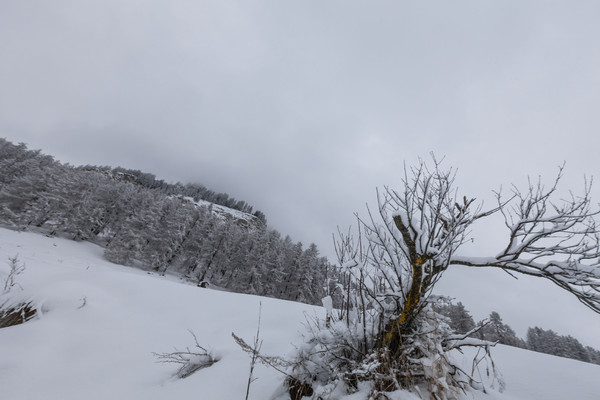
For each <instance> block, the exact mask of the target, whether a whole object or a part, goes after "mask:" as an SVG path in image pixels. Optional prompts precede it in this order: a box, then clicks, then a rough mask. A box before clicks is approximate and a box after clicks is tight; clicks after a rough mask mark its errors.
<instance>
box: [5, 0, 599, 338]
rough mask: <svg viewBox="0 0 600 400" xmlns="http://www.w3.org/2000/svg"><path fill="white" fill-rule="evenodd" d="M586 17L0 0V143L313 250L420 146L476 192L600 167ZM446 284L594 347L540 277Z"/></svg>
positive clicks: (350, 5) (579, 175)
mask: <svg viewBox="0 0 600 400" xmlns="http://www.w3.org/2000/svg"><path fill="white" fill-rule="evenodd" d="M599 20H600V2H598V1H596V0H594V1H583V0H580V1H577V2H573V1H550V0H544V1H523V0H514V1H510V0H505V1H497V0H493V1H492V0H490V1H485V0H473V1H421V0H419V1H416V0H415V1H399V0H395V1H374V0H370V1H351V0H340V1H327V0H318V1H317V0H302V1H299V0H298V1H277V0H272V1H269V0H239V1H221V0H214V1H202V0H189V1H184V0H181V1H168V0H103V1H87V0H53V1H51V2H50V1H45V0H35V1H34V0H19V1H10V0H0V136H2V137H6V138H7V139H9V140H11V141H14V142H25V143H27V144H29V145H30V147H32V148H36V149H42V150H43V151H44V152H46V153H48V154H52V155H54V156H55V157H56V158H57V159H59V160H61V161H64V162H70V163H72V164H98V165H111V166H117V165H120V166H123V167H129V168H135V169H141V170H144V171H148V172H152V173H154V174H156V175H157V176H158V177H159V178H163V179H166V180H168V181H173V182H174V181H181V182H198V183H202V184H204V185H206V186H207V187H209V188H211V189H213V190H215V191H224V192H227V193H229V194H230V195H231V196H233V197H235V198H237V199H242V200H245V201H247V202H248V203H250V204H252V205H253V206H254V207H255V209H259V210H261V211H263V212H264V213H265V214H266V215H267V218H268V220H269V223H270V225H271V226H272V227H274V228H276V229H278V230H279V231H281V232H282V233H284V234H290V235H291V236H292V237H293V238H294V239H295V240H300V241H302V242H303V243H305V244H308V243H310V242H315V243H317V244H318V245H319V247H320V249H321V252H322V253H323V254H324V255H328V256H330V255H331V254H332V253H333V251H332V244H331V234H332V232H334V231H335V230H336V227H337V226H340V227H343V228H345V227H347V226H349V225H350V224H351V223H352V222H353V213H354V212H355V211H358V212H364V210H365V203H367V202H368V203H370V204H373V203H374V201H375V188H376V187H378V186H382V185H391V186H395V185H398V184H399V176H400V173H401V172H402V165H403V163H404V162H405V161H406V162H407V163H409V164H411V163H414V162H416V160H417V159H418V157H427V155H428V154H429V152H431V151H434V152H435V153H436V154H437V155H438V156H443V155H445V156H446V159H445V163H446V165H448V166H455V167H457V168H458V169H459V175H458V179H457V180H458V184H459V187H460V189H461V193H464V194H466V195H470V196H474V197H478V198H482V199H487V200H488V201H489V200H490V198H491V197H490V193H491V190H492V189H498V188H499V186H500V185H504V186H505V187H506V186H507V185H509V184H510V183H515V184H517V185H520V186H522V185H523V184H524V183H526V178H527V176H528V175H530V176H532V177H537V176H538V175H542V176H545V177H547V179H548V181H551V179H552V177H553V176H554V175H555V174H556V171H557V166H558V165H560V164H561V163H562V162H563V161H566V163H567V174H566V177H565V179H564V186H565V187H566V188H572V189H574V190H580V188H581V187H582V183H583V175H584V174H587V175H588V176H589V175H595V176H600V163H599V162H598V153H599V149H600V146H599V144H600V143H599V142H600V135H599V128H600V112H599V110H600V41H599V40H598V38H600V24H599V23H598V21H599ZM599 194H600V190H598V188H596V189H595V190H594V195H595V199H596V200H598V199H600V196H599ZM501 229H502V226H500V225H499V226H493V225H486V226H484V227H482V228H480V229H478V230H477V231H476V233H477V234H478V238H477V240H476V242H475V245H476V246H477V247H476V249H475V250H473V249H471V250H469V251H474V253H476V252H481V253H485V254H481V255H493V254H495V253H496V252H497V251H498V250H499V246H498V243H497V242H496V239H497V238H498V237H500V238H502V231H501ZM445 278H446V279H442V281H441V287H440V290H443V291H444V292H445V293H448V294H451V295H452V296H455V297H457V299H458V300H462V301H463V302H464V303H465V304H466V305H467V308H469V309H471V311H472V312H473V314H474V316H475V317H476V319H479V318H483V317H484V316H485V315H486V314H488V313H489V312H490V311H492V310H496V311H498V312H500V314H501V315H502V316H503V318H504V320H505V321H506V322H508V323H509V324H510V325H511V326H513V327H514V328H515V329H516V330H517V333H518V334H519V335H524V334H525V330H526V328H527V327H528V326H533V325H541V326H542V327H545V328H552V329H554V330H557V331H558V332H559V333H562V334H571V335H573V336H576V337H578V338H579V339H580V340H582V341H583V342H584V344H589V345H594V346H595V347H597V348H600V315H597V314H594V313H593V312H591V311H589V310H587V309H586V308H585V307H584V306H583V305H581V304H579V303H578V302H577V301H576V300H575V299H574V298H571V297H570V296H569V295H568V294H566V293H561V291H560V290H559V289H557V288H554V287H553V286H552V285H551V284H550V283H546V282H536V281H532V280H531V279H529V280H528V279H520V280H519V281H514V279H512V278H510V277H509V276H508V275H506V274H503V273H501V272H499V271H475V272H473V271H472V270H470V271H465V270H464V269H458V270H456V271H449V272H448V273H447V276H446V277H445Z"/></svg>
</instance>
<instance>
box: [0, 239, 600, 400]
mask: <svg viewBox="0 0 600 400" xmlns="http://www.w3.org/2000/svg"><path fill="white" fill-rule="evenodd" d="M15 255H18V259H19V260H20V261H21V262H23V263H24V264H25V265H26V270H25V272H24V273H23V274H22V275H20V276H19V279H18V282H19V284H20V285H21V286H22V290H21V288H17V287H15V288H13V290H12V291H11V292H10V295H11V296H13V297H14V296H17V297H22V298H30V299H32V300H33V301H34V302H35V304H36V305H37V306H38V308H39V310H40V311H41V315H40V316H39V317H38V318H36V319H35V320H32V321H30V322H27V323H25V324H22V325H18V326H13V327H9V328H3V329H0V398H1V399H7V400H8V399H10V400H12V399H15V400H17V399H23V400H25V399H27V400H38V399H39V400H41V399H44V400H47V399H60V400H70V399H73V400H75V399H77V400H80V399H86V400H92V399H103V400H104V399H127V400H137V399H139V400H151V399H192V398H194V399H207V400H208V399H210V400H212V399H215V400H217V399H244V396H245V393H246V384H247V379H248V370H249V358H248V356H247V355H246V354H245V353H243V352H242V351H241V349H240V348H239V347H238V346H237V345H236V344H235V342H234V341H233V339H232V337H231V333H232V332H235V333H236V334H237V335H239V336H241V337H243V338H245V339H246V340H247V341H251V340H252V338H253V337H254V335H255V334H256V327H257V318H258V312H259V305H260V304H261V303H262V322H261V326H260V337H261V339H262V340H264V342H263V348H262V349H263V352H265V353H267V354H286V353H289V352H290V351H292V350H293V348H294V347H293V343H300V334H299V332H301V331H302V329H303V322H304V321H305V318H306V314H308V315H312V314H314V313H317V314H318V313H322V309H321V308H320V307H311V306H307V305H304V304H298V303H293V302H287V301H281V300H274V299H268V298H260V297H256V296H250V295H241V294H234V293H226V292H222V291H214V290H210V289H202V288H197V287H195V286H191V285H189V284H185V283H183V282H180V281H178V280H177V279H176V278H173V277H159V276H155V275H149V274H147V273H145V272H143V271H140V270H138V269H130V268H127V267H122V266H119V265H115V264H111V263H109V262H107V261H105V260H104V259H103V257H102V249H101V248H99V247H97V246H95V245H92V244H89V243H76V242H73V241H68V240H63V239H58V238H48V237H45V236H42V235H38V234H34V233H19V232H14V231H10V230H6V229H0V283H3V282H4V277H5V276H6V273H7V271H8V269H9V266H8V258H9V257H14V256H15ZM0 290H1V287H0ZM188 329H190V330H192V331H194V332H195V334H196V336H197V338H198V341H199V343H200V344H201V345H203V346H205V347H207V348H209V349H211V351H212V352H213V354H215V355H216V356H217V357H219V358H220V361H218V362H217V363H216V364H214V365H212V366H211V367H210V368H206V369H203V370H200V371H198V372H196V373H195V374H193V375H192V376H190V377H188V378H186V379H179V380H178V379H174V378H173V377H172V374H173V373H174V372H175V371H176V369H177V368H176V366H174V365H170V364H160V363H157V362H156V359H155V357H154V356H153V354H152V353H153V352H168V351H171V350H173V348H174V347H177V348H185V347H186V346H190V347H192V346H193V344H194V343H193V338H192V336H191V335H190V334H189V332H188ZM492 355H493V357H494V359H495V361H496V366H497V367H498V369H499V370H500V371H501V373H502V374H503V376H504V379H505V381H506V390H505V391H504V392H503V393H498V392H496V391H493V390H491V391H490V395H484V394H482V393H477V394H469V395H468V396H467V397H466V398H470V399H490V400H515V399H520V400H526V399H527V400H529V399H544V400H553V399H556V400H564V399H578V400H586V399H589V400H597V399H600V379H599V377H600V366H597V365H592V364H586V363H582V362H578V361H574V360H568V359H562V358H558V357H553V356H548V355H543V354H538V353H533V352H529V351H524V350H520V349H515V348H510V347H504V346H498V347H497V348H495V349H493V352H492ZM254 374H255V377H256V378H258V379H257V380H256V381H255V382H254V383H253V384H252V386H251V390H250V398H251V399H255V400H259V399H260V400H265V399H269V398H271V397H272V396H273V394H274V393H275V392H277V391H278V389H279V387H280V386H281V382H282V380H283V377H282V375H281V374H279V373H278V372H276V371H274V370H272V369H267V368H266V367H263V366H261V365H259V366H257V368H256V369H255V371H254ZM349 398H353V399H356V396H351V397H349ZM395 398H397V399H403V398H411V399H414V398H416V397H414V396H412V395H408V394H401V393H397V395H396V396H395Z"/></svg>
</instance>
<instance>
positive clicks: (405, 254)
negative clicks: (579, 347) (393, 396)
mask: <svg viewBox="0 0 600 400" xmlns="http://www.w3.org/2000/svg"><path fill="white" fill-rule="evenodd" d="M432 159H433V162H432V163H430V164H428V163H426V162H424V161H420V162H419V164H418V165H416V166H415V167H405V170H404V175H403V177H402V182H401V188H400V190H394V189H391V188H389V187H385V188H384V189H383V190H381V191H378V193H377V195H378V205H377V210H376V212H373V211H372V210H371V209H369V210H368V215H367V217H366V218H362V217H359V216H358V215H357V220H358V224H357V225H358V232H357V234H352V232H350V231H349V232H348V233H347V234H344V233H339V236H338V238H337V240H336V252H337V256H338V261H339V263H340V266H341V269H342V276H343V280H344V281H343V284H342V285H341V287H342V290H341V291H340V292H339V293H338V294H337V297H338V299H339V301H340V303H341V307H340V309H339V311H338V314H337V316H334V318H333V320H331V319H332V315H331V313H330V312H328V316H327V317H328V320H327V321H326V323H325V324H321V325H319V324H315V325H314V327H315V328H316V330H317V331H319V330H322V329H328V330H329V331H330V332H331V333H332V334H331V335H323V334H321V333H318V332H317V333H315V334H314V335H312V336H311V337H310V339H309V342H310V343H312V344H314V346H315V347H314V348H313V349H312V350H311V351H312V353H311V352H309V353H306V352H304V354H302V357H304V359H305V360H306V359H309V360H310V361H311V362H312V363H313V364H317V363H320V365H321V366H322V367H323V368H328V370H327V371H328V372H327V374H321V376H328V377H329V378H328V379H339V377H340V374H341V375H342V376H343V378H344V379H345V380H346V382H347V384H348V385H349V386H352V381H353V380H354V381H356V380H358V381H360V380H374V381H375V382H376V384H375V388H376V389H377V390H379V389H381V390H393V389H396V388H399V387H406V386H410V385H411V382H414V381H419V380H420V381H425V382H429V383H431V385H430V390H431V391H432V392H436V393H438V395H437V396H438V397H436V398H445V395H443V393H444V392H448V389H449V388H451V387H454V388H455V389H456V390H464V389H465V387H466V386H474V387H479V388H482V386H481V383H480V382H476V381H475V380H474V378H473V374H472V373H470V374H469V373H464V371H462V370H460V369H459V368H458V367H457V366H456V365H453V364H452V363H451V362H450V361H449V359H448V357H447V356H446V352H447V351H448V350H449V349H452V348H457V347H460V346H463V345H474V344H475V345H479V346H487V344H485V343H476V342H474V341H473V340H472V339H470V338H467V336H468V335H461V336H457V335H453V334H452V332H451V331H450V330H448V329H446V328H447V327H443V326H441V325H440V324H439V323H437V322H436V321H435V318H436V317H435V313H434V312H432V309H431V307H429V305H430V301H429V295H430V294H431V291H432V289H433V287H434V286H435V284H436V283H437V282H438V280H439V279H440V278H441V276H442V274H443V272H444V271H445V270H447V269H448V268H450V267H451V266H453V265H464V266H470V267H495V268H501V269H503V270H504V271H507V272H508V273H511V274H512V273H523V274H527V275H532V276H539V277H543V278H546V279H549V280H550V281H552V282H554V283H555V284H557V285H558V286H559V287H561V288H563V289H565V290H567V291H568V292H570V293H572V294H574V295H575V296H576V297H577V298H578V299H579V300H580V301H581V302H582V303H584V304H585V305H586V306H588V307H590V308H591V309H592V310H594V311H596V312H599V313H600V232H599V229H598V227H597V225H596V222H595V217H596V215H598V212H599V211H598V210H597V209H594V208H592V204H591V199H590V189H591V184H590V182H587V181H586V182H585V185H584V190H583V194H581V195H574V194H570V196H569V197H568V198H566V199H564V198H559V197H558V194H557V187H558V184H559V182H560V180H561V178H562V173H563V167H560V168H559V173H558V175H557V177H556V178H555V179H554V181H553V183H552V185H550V186H549V187H546V186H544V185H543V184H542V183H541V181H538V182H535V183H534V182H530V183H529V185H528V187H527V188H526V189H525V190H520V189H518V188H517V187H516V186H513V187H511V189H510V191H509V193H508V195H505V194H504V193H502V191H498V192H495V196H496V200H497V204H496V205H495V206H494V207H493V208H491V209H486V210H484V209H483V207H482V203H480V202H477V201H476V200H475V199H474V198H470V197H466V196H459V195H458V193H457V190H456V188H455V174H456V170H454V169H452V168H450V169H443V168H442V167H441V163H440V162H439V161H438V160H436V159H435V157H432ZM498 213H499V214H501V215H503V216H504V221H505V225H506V227H507V229H508V239H507V243H505V244H503V245H502V246H501V248H500V249H499V252H498V254H497V255H492V256H487V257H486V256H484V257H465V256H461V255H460V254H458V252H459V250H460V248H461V247H462V246H463V245H464V244H465V243H467V242H470V241H471V237H470V230H471V228H472V227H473V226H474V224H475V223H476V222H478V221H479V220H481V219H485V218H486V217H489V216H491V215H493V214H498ZM424 311H425V312H424ZM341 330H343V331H344V333H343V334H339V332H340V331H341ZM323 338H325V339H323ZM332 338H333V339H332ZM328 352H329V353H331V354H333V355H330V356H326V357H324V356H323V354H327V353H328ZM486 353H487V349H486ZM426 359H427V360H429V361H426ZM432 360H434V362H433V364H432ZM435 360H437V361H435ZM440 360H445V361H444V362H440ZM436 363H437V364H436ZM300 364H301V365H308V363H306V362H301V363H300ZM474 365H475V364H474ZM433 366H436V367H435V368H434V367H433ZM492 366H493V364H492ZM351 371H362V372H361V373H360V374H358V375H357V374H356V373H355V372H351ZM300 375H301V379H303V380H305V381H308V380H309V379H311V378H312V379H315V374H314V368H313V369H311V370H308V371H303V373H302V374H300ZM311 375H312V376H311ZM334 376H335V378H332V377H334ZM440 378H443V379H440ZM440 382H443V385H442V386H444V387H440V386H439V385H440Z"/></svg>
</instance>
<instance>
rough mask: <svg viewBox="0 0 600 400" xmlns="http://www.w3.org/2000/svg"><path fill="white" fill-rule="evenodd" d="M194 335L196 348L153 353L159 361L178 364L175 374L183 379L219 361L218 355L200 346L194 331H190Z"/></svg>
mask: <svg viewBox="0 0 600 400" xmlns="http://www.w3.org/2000/svg"><path fill="white" fill-rule="evenodd" d="M189 332H190V334H191V335H192V336H193V337H194V348H193V349H190V348H189V347H186V349H185V350H178V349H175V351H173V352H171V353H153V354H154V356H155V357H156V358H157V360H158V362H161V363H173V364H178V365H179V368H178V369H177V371H176V372H175V374H174V376H175V377H177V378H179V379H183V378H187V377H188V376H190V375H192V374H193V373H194V372H196V371H198V370H200V369H202V368H207V367H210V366H211V365H213V364H214V363H216V362H217V361H219V359H218V358H217V357H215V356H214V355H213V354H211V353H209V352H208V351H207V350H206V349H205V348H204V347H202V346H200V344H199V343H198V339H197V338H196V335H195V334H194V332H192V331H189Z"/></svg>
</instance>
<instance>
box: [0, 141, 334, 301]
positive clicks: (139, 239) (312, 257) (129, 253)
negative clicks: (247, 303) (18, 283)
mask: <svg viewBox="0 0 600 400" xmlns="http://www.w3.org/2000/svg"><path fill="white" fill-rule="evenodd" d="M210 202H214V203H215V204H220V205H211V203H210ZM223 206H227V207H233V208H234V209H236V210H238V211H233V210H229V209H226V208H225V207H223ZM228 210H229V211H228ZM251 211H252V207H251V206H249V205H247V204H246V203H245V202H243V201H238V200H235V199H232V198H230V197H229V196H228V195H227V194H219V193H215V192H212V191H210V190H208V189H206V188H205V187H204V186H202V185H197V184H188V185H182V184H168V183H165V182H164V181H162V180H157V179H156V178H155V177H154V175H152V174H147V173H143V172H141V171H137V170H125V169H123V168H109V167H94V166H84V167H73V166H70V165H67V164H63V163H61V162H58V161H56V160H54V159H53V157H51V156H48V155H44V154H43V153H41V152H40V151H38V150H36V151H33V150H29V149H27V146H26V145H24V144H17V145H15V144H13V143H11V142H9V141H7V140H5V139H1V138H0V224H2V225H4V226H7V227H10V228H12V229H20V230H34V231H39V232H43V233H45V234H47V235H59V236H62V237H67V238H70V239H73V240H78V241H82V240H85V241H91V242H93V243H97V244H100V245H102V246H104V247H105V256H106V258H107V259H109V260H110V261H113V262H116V263H119V264H124V265H130V266H137V267H141V268H145V269H151V270H154V271H158V272H160V273H162V274H164V273H167V272H169V273H177V274H180V275H181V276H183V277H185V278H186V279H189V280H192V281H197V282H198V283H201V282H207V283H208V284H210V285H214V286H218V287H222V288H225V289H228V290H232V291H237V292H242V293H250V294H258V295H264V296H271V297H277V298H281V299H288V300H294V301H301V302H306V303H312V304H317V303H319V302H320V300H321V298H322V297H324V288H323V284H324V282H326V281H327V278H328V277H329V275H331V274H333V268H332V266H331V265H330V264H329V263H328V261H327V260H326V259H325V258H324V257H320V256H319V251H318V249H317V247H316V245H314V244H311V245H309V246H307V247H304V246H303V245H302V243H299V242H298V243H296V242H293V241H292V239H291V238H290V237H289V236H285V237H282V235H281V234H280V233H279V232H277V231H276V230H274V229H269V228H268V227H267V226H266V224H265V221H266V219H265V217H264V214H263V213H261V212H260V211H257V212H255V213H254V215H252V214H249V212H251Z"/></svg>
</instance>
